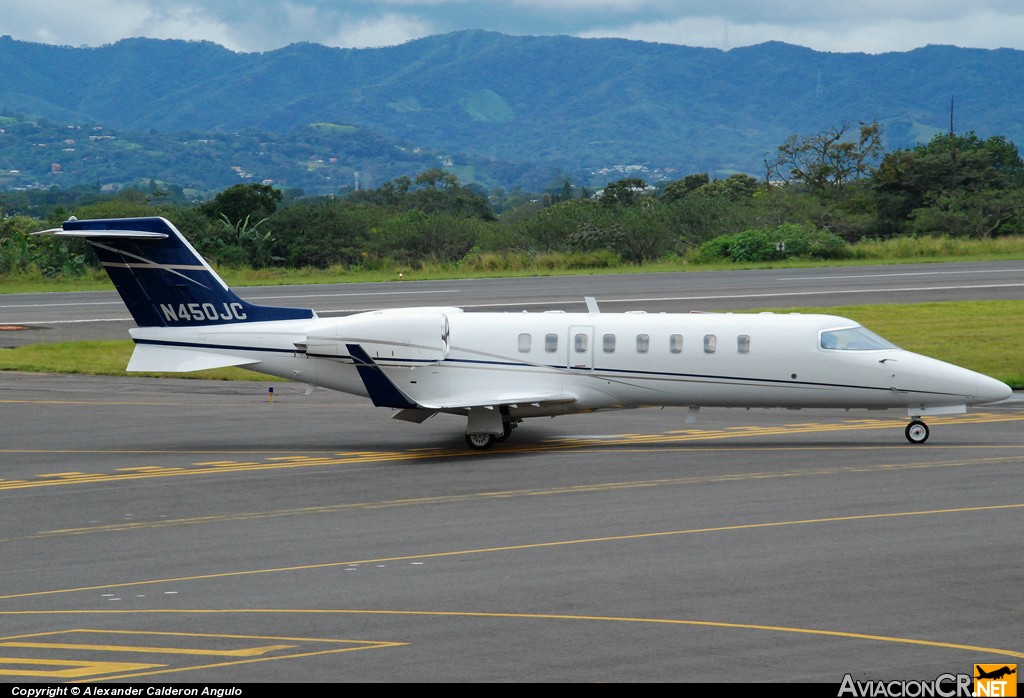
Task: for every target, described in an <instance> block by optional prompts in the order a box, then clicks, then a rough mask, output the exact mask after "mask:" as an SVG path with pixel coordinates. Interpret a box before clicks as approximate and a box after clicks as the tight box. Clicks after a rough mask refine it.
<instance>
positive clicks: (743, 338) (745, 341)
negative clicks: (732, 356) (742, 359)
mask: <svg viewBox="0 0 1024 698" xmlns="http://www.w3.org/2000/svg"><path fill="white" fill-rule="evenodd" d="M736 351H738V352H739V353H741V354H749V353H750V335H749V334H741V335H740V336H739V337H737V338H736Z"/></svg>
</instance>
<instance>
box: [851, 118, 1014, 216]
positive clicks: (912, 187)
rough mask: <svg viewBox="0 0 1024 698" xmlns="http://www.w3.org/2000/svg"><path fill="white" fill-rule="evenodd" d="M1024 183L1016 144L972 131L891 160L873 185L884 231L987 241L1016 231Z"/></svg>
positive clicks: (902, 152)
mask: <svg viewBox="0 0 1024 698" xmlns="http://www.w3.org/2000/svg"><path fill="white" fill-rule="evenodd" d="M1022 183H1024V161H1022V160H1021V158H1020V155H1019V153H1018V151H1017V147H1016V146H1015V145H1014V144H1013V143H1011V142H1009V141H1007V140H1006V139H1005V138H1002V137H1001V136H993V137H991V138H988V139H985V140H983V139H981V138H979V137H978V136H976V135H975V134H974V133H973V132H968V133H966V134H964V135H961V136H957V135H951V134H940V135H938V136H936V137H935V138H933V139H932V140H931V141H930V142H929V143H927V144H923V145H919V146H917V147H916V148H914V149H913V150H897V151H895V152H893V153H890V154H888V155H886V156H885V158H883V159H882V162H881V164H880V165H879V168H878V172H877V173H876V174H875V176H874V177H873V178H872V181H871V186H872V189H873V190H874V193H875V197H876V199H877V201H878V218H879V222H878V225H879V229H880V230H881V231H882V232H885V233H889V234H898V233H903V232H907V231H910V230H913V231H914V232H918V233H921V232H932V233H934V232H940V233H946V234H950V235H971V236H978V235H982V236H987V235H999V234H1004V233H1007V232H1012V231H1015V230H1017V226H1016V224H1015V219H1016V218H1019V216H1020V213H1021V209H1020V203H1019V199H1020V196H1019V191H1020V188H1021V185H1022ZM926 208H934V209H935V210H934V211H931V212H925V211H923V210H922V209H926ZM968 215H969V216H981V219H980V220H970V222H968V221H969V219H968V218H967V217H966V216H968ZM983 231H987V232H983Z"/></svg>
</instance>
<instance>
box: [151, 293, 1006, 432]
mask: <svg viewBox="0 0 1024 698" xmlns="http://www.w3.org/2000/svg"><path fill="white" fill-rule="evenodd" d="M858 327H859V326H858V325H857V323H855V322H853V321H851V320H848V319H845V318H841V317H836V316H831V315H800V314H771V313H760V314H739V313H737V314H732V313H727V314H718V313H709V314H702V313H693V314H648V313H561V312H547V313H475V312H474V313H464V312H462V311H461V310H460V309H458V308H420V309H416V308H412V309H400V310H385V311H375V312H370V313H361V314H359V315H353V316H349V317H343V318H328V319H323V318H321V319H314V320H289V321H280V322H268V323H248V324H243V323H239V324H229V325H215V326H211V327H205V328H137V329H134V330H132V337H133V338H134V339H135V340H136V342H137V343H139V345H140V348H143V347H145V346H147V345H148V346H152V343H154V342H156V343H159V346H161V347H172V346H173V347H175V348H176V349H177V350H179V351H181V352H184V354H185V355H187V354H196V355H198V356H201V357H206V359H209V360H208V361H205V362H204V361H203V360H199V361H192V362H190V361H185V360H183V361H181V362H180V366H179V368H176V369H175V368H173V367H171V366H166V365H165V367H164V368H163V369H162V370H193V368H196V367H200V368H201V367H206V365H204V363H205V364H207V365H212V364H213V363H216V362H217V360H216V357H236V358H238V357H241V359H243V360H237V361H228V360H225V361H223V362H221V364H222V365H229V363H230V364H233V365H243V366H244V367H245V368H249V369H252V370H255V371H259V372H263V373H267V374H270V375H275V376H282V377H285V378H290V379H293V380H297V381H301V382H305V383H309V384H312V385H318V386H323V387H326V388H331V389H334V390H340V391H343V392H347V393H353V394H356V395H364V396H365V395H367V394H368V392H367V389H366V386H365V385H364V383H363V380H362V379H361V378H360V375H359V373H358V372H357V370H356V367H355V366H354V364H353V360H352V358H351V356H350V353H349V345H352V344H358V345H360V346H361V347H362V348H363V349H365V350H366V352H367V353H368V354H369V355H370V357H371V358H372V359H373V360H374V361H375V362H376V363H377V365H378V366H380V367H381V369H382V370H383V371H384V373H385V374H386V375H387V377H388V378H389V379H390V380H391V381H392V382H393V383H394V384H395V386H397V387H398V388H399V389H400V390H401V391H402V392H404V393H405V394H406V395H408V397H409V398H411V399H412V400H413V401H415V402H417V403H423V404H429V405H434V406H437V407H439V408H440V409H441V410H443V411H452V412H463V411H464V410H463V407H464V406H465V405H466V404H470V403H472V404H483V403H486V402H487V401H488V400H489V399H490V397H489V396H493V402H494V403H495V404H503V405H504V409H506V410H507V415H508V416H509V417H512V418H515V419H521V418H525V417H533V416H545V415H555V414H567V413H574V412H588V411H594V410H602V409H618V408H631V407H644V406H673V405H675V406H723V407H792V408H800V407H841V408H868V409H882V408H904V409H907V410H908V412H909V413H910V414H911V415H918V414H929V413H942V412H956V411H963V410H964V409H966V406H967V405H970V404H976V403H982V402H992V401H996V400H1001V399H1003V398H1005V397H1007V396H1008V394H1009V389H1008V388H1007V387H1006V386H1005V385H1004V384H1003V383H1000V382H999V381H996V380H994V379H991V378H988V377H987V376H984V375H981V374H979V373H975V372H973V371H970V370H967V369H964V368H960V367H957V366H953V365H951V364H947V363H944V362H941V361H937V360H934V359H930V358H928V357H925V356H921V355H918V354H914V353H911V352H908V351H904V350H902V349H899V348H896V347H893V346H892V345H888V344H887V343H884V342H882V343H881V344H879V345H870V344H868V345H863V344H861V345H855V344H851V345H849V346H845V347H840V348H832V347H831V346H830V345H828V342H827V341H826V339H825V336H826V335H823V334H822V333H823V332H824V333H828V332H829V331H830V330H836V329H843V328H858ZM827 345H828V346H827ZM137 351H139V350H138V349H137ZM133 360H134V359H133ZM140 365H141V364H140ZM540 393H544V394H563V395H568V396H571V397H572V400H565V401H553V402H541V401H537V402H532V403H531V402H527V401H519V400H515V399H508V400H503V399H501V396H502V395H511V396H513V398H514V396H515V395H516V394H520V395H528V394H540ZM510 403H511V404H510Z"/></svg>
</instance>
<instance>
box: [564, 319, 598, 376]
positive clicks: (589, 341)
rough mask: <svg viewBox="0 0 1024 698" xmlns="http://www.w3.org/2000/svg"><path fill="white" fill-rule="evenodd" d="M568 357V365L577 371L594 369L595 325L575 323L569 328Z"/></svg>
mask: <svg viewBox="0 0 1024 698" xmlns="http://www.w3.org/2000/svg"><path fill="white" fill-rule="evenodd" d="M566 345H567V346H566V349H567V351H568V357H567V358H566V364H565V365H566V366H567V367H568V368H570V369H574V370H577V371H592V370H593V369H594V328H593V326H584V325H574V326H572V327H570V328H569V341H568V342H566Z"/></svg>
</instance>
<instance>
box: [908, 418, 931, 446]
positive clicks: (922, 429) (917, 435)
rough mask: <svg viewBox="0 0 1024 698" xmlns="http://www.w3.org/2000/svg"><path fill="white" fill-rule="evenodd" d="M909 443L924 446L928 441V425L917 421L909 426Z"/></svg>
mask: <svg viewBox="0 0 1024 698" xmlns="http://www.w3.org/2000/svg"><path fill="white" fill-rule="evenodd" d="M906 434H907V441H909V442H910V443H912V444H923V443H924V442H925V441H927V440H928V425H927V424H925V423H924V422H922V421H921V420H920V419H915V420H913V421H912V422H910V424H908V425H907V431H906Z"/></svg>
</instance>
